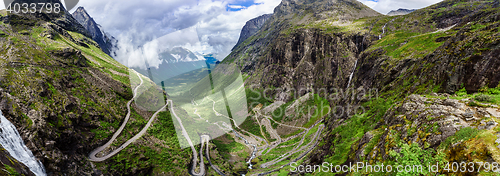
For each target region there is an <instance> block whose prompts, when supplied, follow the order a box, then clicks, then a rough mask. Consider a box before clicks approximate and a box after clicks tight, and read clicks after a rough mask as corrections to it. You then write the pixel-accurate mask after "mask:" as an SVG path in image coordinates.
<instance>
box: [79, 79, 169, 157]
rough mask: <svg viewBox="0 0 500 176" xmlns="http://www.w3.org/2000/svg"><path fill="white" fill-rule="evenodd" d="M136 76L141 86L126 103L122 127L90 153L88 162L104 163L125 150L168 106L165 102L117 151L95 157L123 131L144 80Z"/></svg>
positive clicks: (144, 132)
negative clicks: (126, 111)
mask: <svg viewBox="0 0 500 176" xmlns="http://www.w3.org/2000/svg"><path fill="white" fill-rule="evenodd" d="M136 74H137V76H138V77H139V79H140V80H141V84H139V85H138V86H137V87H136V88H135V89H134V97H133V98H132V100H130V101H129V102H128V103H127V109H128V113H127V116H126V117H125V120H124V121H123V123H122V125H121V126H120V128H119V129H118V130H117V131H116V132H115V134H113V137H111V139H110V140H109V141H108V142H107V143H106V144H104V145H103V146H101V147H98V148H97V149H95V150H94V151H92V152H91V153H90V156H89V160H90V161H94V162H102V161H105V160H107V159H109V158H111V157H113V156H114V155H116V154H117V153H119V152H120V151H121V150H123V149H125V148H127V146H128V145H130V144H131V143H133V142H135V141H136V140H137V139H139V138H141V137H142V136H143V135H144V134H146V132H147V131H148V129H149V127H150V126H151V124H152V123H153V122H154V120H155V119H156V116H158V113H160V112H161V111H165V108H166V107H167V106H168V103H169V102H168V101H167V104H166V105H165V106H163V107H162V108H160V110H158V111H156V112H155V113H154V114H153V116H151V118H150V119H149V121H148V123H147V124H146V126H144V128H142V130H141V131H140V132H139V133H138V134H136V135H135V136H134V137H132V138H131V139H129V140H128V141H127V142H125V143H124V144H122V145H121V146H120V147H119V148H118V149H116V150H114V151H112V152H111V153H109V154H107V155H106V156H103V157H97V156H96V155H97V154H98V153H99V152H101V151H103V150H105V149H106V148H107V147H109V146H110V145H111V144H112V143H113V141H115V140H116V138H117V137H118V135H120V133H121V132H122V131H123V129H124V128H125V126H126V125H127V122H128V120H129V119H130V114H131V110H130V105H131V104H132V102H133V101H134V99H135V98H136V96H137V90H138V89H139V87H141V86H142V84H144V80H142V78H141V76H140V75H139V73H136Z"/></svg>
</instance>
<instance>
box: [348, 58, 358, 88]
mask: <svg viewBox="0 0 500 176" xmlns="http://www.w3.org/2000/svg"><path fill="white" fill-rule="evenodd" d="M357 66H358V60H356V63H355V64H354V69H352V72H351V75H350V76H349V82H348V83H347V88H346V89H349V87H350V86H351V80H352V76H354V72H355V71H356V67H357Z"/></svg>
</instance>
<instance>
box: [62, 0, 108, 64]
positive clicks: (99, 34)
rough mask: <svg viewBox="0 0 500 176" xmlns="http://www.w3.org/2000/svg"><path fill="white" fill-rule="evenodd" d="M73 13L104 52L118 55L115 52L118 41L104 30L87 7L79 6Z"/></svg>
mask: <svg viewBox="0 0 500 176" xmlns="http://www.w3.org/2000/svg"><path fill="white" fill-rule="evenodd" d="M72 15H73V18H75V19H76V20H77V21H78V22H79V23H80V24H81V25H82V26H83V27H84V28H85V29H87V30H88V31H89V32H90V34H91V35H92V39H93V40H94V41H96V42H97V44H99V46H100V47H101V49H102V51H104V53H106V54H108V55H110V56H114V55H116V54H114V53H113V50H114V48H115V47H116V46H117V43H118V41H117V40H116V39H115V38H114V37H113V36H111V35H110V34H108V33H106V32H104V31H103V30H102V29H101V28H100V25H99V24H97V23H96V22H95V21H94V19H93V18H92V17H91V16H90V15H89V14H88V13H87V11H85V8H83V7H78V9H76V11H75V12H74V13H73V14H72Z"/></svg>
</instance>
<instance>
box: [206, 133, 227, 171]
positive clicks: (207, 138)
mask: <svg viewBox="0 0 500 176" xmlns="http://www.w3.org/2000/svg"><path fill="white" fill-rule="evenodd" d="M200 137H201V150H202V151H203V145H204V144H205V143H206V145H207V147H206V152H205V157H207V160H208V163H209V164H210V166H211V167H212V169H213V170H214V171H215V172H217V173H218V174H219V175H222V176H226V174H224V172H222V171H220V170H219V168H217V167H215V165H213V164H212V161H211V160H210V153H209V150H208V145H209V142H210V136H208V135H201V136H200Z"/></svg>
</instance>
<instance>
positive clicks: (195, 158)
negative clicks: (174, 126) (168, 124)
mask: <svg viewBox="0 0 500 176" xmlns="http://www.w3.org/2000/svg"><path fill="white" fill-rule="evenodd" d="M167 102H168V103H167V104H170V113H171V114H172V115H174V117H175V118H176V119H177V122H179V126H180V127H181V131H182V136H184V138H186V140H187V142H188V144H189V146H190V147H191V150H192V151H193V161H192V162H193V165H192V167H191V170H190V171H189V172H190V174H191V175H193V176H203V175H205V172H206V171H205V162H203V152H202V151H200V158H201V159H200V160H201V162H200V170H199V171H198V172H196V166H197V165H198V152H196V149H195V148H194V145H193V142H192V141H191V138H190V137H189V134H188V133H187V131H186V129H185V128H184V125H183V124H182V120H181V118H179V116H177V114H176V113H175V111H174V104H173V102H172V100H167ZM201 142H202V149H203V141H201Z"/></svg>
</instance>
